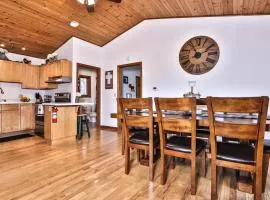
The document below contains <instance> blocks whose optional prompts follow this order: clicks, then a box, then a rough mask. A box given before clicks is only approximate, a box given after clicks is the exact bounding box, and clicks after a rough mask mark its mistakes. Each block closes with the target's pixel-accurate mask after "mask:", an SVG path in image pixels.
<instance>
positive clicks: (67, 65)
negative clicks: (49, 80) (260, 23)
mask: <svg viewBox="0 0 270 200" xmlns="http://www.w3.org/2000/svg"><path fill="white" fill-rule="evenodd" d="M48 67H49V76H50V77H56V76H68V77H72V66H71V62H70V61H68V60H58V61H55V62H53V63H52V64H49V65H48Z"/></svg>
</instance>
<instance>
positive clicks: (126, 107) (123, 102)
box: [119, 98, 159, 181]
mask: <svg viewBox="0 0 270 200" xmlns="http://www.w3.org/2000/svg"><path fill="white" fill-rule="evenodd" d="M119 101H120V107H121V113H122V115H123V128H124V134H125V137H124V138H125V173H126V174H129V171H130V148H134V149H138V150H143V151H145V152H148V153H149V180H150V181H153V180H154V146H156V145H158V143H159V141H158V137H157V136H156V135H155V134H154V131H153V102H152V98H137V99H127V98H120V99H119ZM142 110H143V111H144V112H143V113H142V112H139V111H142Z"/></svg>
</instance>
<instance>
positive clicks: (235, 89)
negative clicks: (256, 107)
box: [101, 16, 270, 126]
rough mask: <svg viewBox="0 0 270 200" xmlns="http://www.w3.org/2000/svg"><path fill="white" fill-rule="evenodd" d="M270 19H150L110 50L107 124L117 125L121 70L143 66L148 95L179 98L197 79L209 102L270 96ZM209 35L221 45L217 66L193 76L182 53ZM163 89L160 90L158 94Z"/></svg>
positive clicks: (105, 106)
mask: <svg viewBox="0 0 270 200" xmlns="http://www.w3.org/2000/svg"><path fill="white" fill-rule="evenodd" d="M269 21H270V16H250V17H244V16H243V17H241V16H238V17H217V18H184V19H180V18H179V19H160V20H148V21H144V22H142V23H140V24H139V25H137V26H136V27H134V28H132V29H131V30H129V31H128V32H126V33H125V34H123V35H121V36H120V37H118V38H117V39H115V40H113V41H112V42H111V43H109V44H107V45H106V46H105V47H103V48H104V58H105V60H104V70H112V69H113V70H114V89H113V90H103V92H102V95H103V97H102V108H103V112H102V115H101V117H102V119H101V122H102V125H107V126H116V120H115V119H111V118H110V113H112V112H116V110H117V107H116V91H117V89H116V88H117V79H116V78H117V77H116V73H117V65H119V64H125V63H129V62H138V61H142V63H143V67H142V68H143V96H144V97H157V96H163V97H177V96H182V95H183V93H185V92H187V91H189V86H188V81H189V80H196V81H197V87H196V88H195V89H196V90H197V91H199V92H200V93H201V94H202V96H203V97H205V96H208V95H213V96H258V95H270V87H268V79H269V73H270V68H269V62H268V60H269V59H268V54H269V50H268V47H269V45H270V37H269V35H270V23H269ZM197 35H207V36H210V37H212V38H213V39H214V40H216V42H217V43H218V45H219V48H220V59H219V62H218V63H217V65H216V67H215V68H214V69H213V70H212V71H210V72H209V73H207V74H204V75H199V76H195V75H190V74H188V73H186V72H185V71H184V70H183V69H182V68H181V67H180V65H179V61H178V56H179V55H178V54H179V51H180V48H181V47H182V45H183V44H184V43H185V42H186V41H187V40H188V39H190V38H191V37H193V36H197ZM153 87H157V88H158V91H154V90H153Z"/></svg>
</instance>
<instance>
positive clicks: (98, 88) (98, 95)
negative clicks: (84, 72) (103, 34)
mask: <svg viewBox="0 0 270 200" xmlns="http://www.w3.org/2000/svg"><path fill="white" fill-rule="evenodd" d="M82 68H84V69H90V70H94V71H96V73H97V86H96V111H97V119H96V126H97V127H100V108H101V69H100V68H99V67H96V66H92V65H85V64H81V63H77V76H76V91H77V90H78V82H77V81H78V76H79V70H78V69H82Z"/></svg>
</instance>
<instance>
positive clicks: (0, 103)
mask: <svg viewBox="0 0 270 200" xmlns="http://www.w3.org/2000/svg"><path fill="white" fill-rule="evenodd" d="M34 103H35V102H33V101H30V102H21V101H6V102H4V101H0V105H6V104H34Z"/></svg>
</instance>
